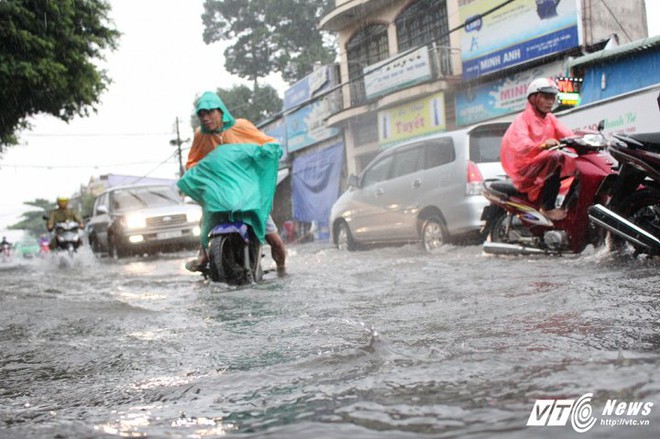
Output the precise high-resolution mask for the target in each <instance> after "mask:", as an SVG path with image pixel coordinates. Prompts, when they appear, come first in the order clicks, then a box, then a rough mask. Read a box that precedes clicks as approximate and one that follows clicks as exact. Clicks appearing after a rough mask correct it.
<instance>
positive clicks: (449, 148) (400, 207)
mask: <svg viewBox="0 0 660 439" xmlns="http://www.w3.org/2000/svg"><path fill="white" fill-rule="evenodd" d="M508 126H509V122H501V123H500V122H493V123H486V124H481V125H477V126H474V127H471V128H469V129H464V130H458V131H451V132H444V133H440V134H435V135H433V136H428V137H424V138H421V139H416V140H414V141H411V142H408V143H404V144H401V145H398V146H396V147H393V148H390V149H388V150H385V151H383V152H381V153H380V154H379V155H378V156H376V158H374V160H373V161H372V162H371V163H369V165H368V166H367V167H366V168H365V169H364V171H363V172H362V173H361V174H360V176H359V177H356V176H350V177H349V179H348V184H349V189H348V190H347V191H346V192H345V193H344V194H342V195H341V197H339V199H338V200H337V201H336V202H335V204H334V205H333V207H332V211H331V214H330V222H329V225H330V227H331V231H332V238H333V242H334V243H335V245H336V246H337V247H338V248H340V249H348V250H354V249H355V248H356V247H358V246H359V245H360V244H395V243H409V242H421V243H422V244H423V246H424V248H425V249H426V250H429V251H430V250H433V249H435V248H437V247H439V246H441V245H442V244H443V243H445V242H448V241H450V240H451V241H453V242H457V241H461V240H465V239H469V240H478V239H480V237H481V236H480V229H481V228H482V226H483V222H482V220H481V213H482V211H483V209H484V207H485V206H486V205H487V204H488V202H487V201H486V199H485V198H484V197H483V195H482V193H481V191H482V187H483V182H484V180H489V179H496V178H502V177H503V176H504V171H503V169H502V166H501V164H500V158H499V151H500V143H501V140H502V136H503V135H504V133H505V131H506V129H507V128H508Z"/></svg>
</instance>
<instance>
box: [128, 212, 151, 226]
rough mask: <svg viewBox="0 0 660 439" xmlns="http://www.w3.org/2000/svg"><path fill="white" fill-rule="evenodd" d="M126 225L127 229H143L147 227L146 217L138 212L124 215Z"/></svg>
mask: <svg viewBox="0 0 660 439" xmlns="http://www.w3.org/2000/svg"><path fill="white" fill-rule="evenodd" d="M126 227H128V228H129V229H144V228H145V227H147V219H146V218H145V217H144V215H140V214H139V213H132V214H130V215H126Z"/></svg>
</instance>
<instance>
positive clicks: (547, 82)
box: [527, 78, 559, 98]
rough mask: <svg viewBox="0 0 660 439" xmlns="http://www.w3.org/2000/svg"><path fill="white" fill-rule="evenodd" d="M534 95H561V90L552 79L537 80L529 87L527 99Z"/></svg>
mask: <svg viewBox="0 0 660 439" xmlns="http://www.w3.org/2000/svg"><path fill="white" fill-rule="evenodd" d="M534 93H552V94H553V95H556V94H557V93H559V88H557V84H556V83H555V81H554V80H552V79H551V78H536V79H535V80H533V81H532V82H531V84H529V87H527V98H529V97H530V96H531V95H533V94H534Z"/></svg>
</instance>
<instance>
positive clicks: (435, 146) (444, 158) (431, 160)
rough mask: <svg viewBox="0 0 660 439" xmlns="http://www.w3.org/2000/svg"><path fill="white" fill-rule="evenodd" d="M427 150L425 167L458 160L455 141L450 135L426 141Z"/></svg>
mask: <svg viewBox="0 0 660 439" xmlns="http://www.w3.org/2000/svg"><path fill="white" fill-rule="evenodd" d="M425 151H426V154H425V160H424V169H431V168H435V167H436V166H441V165H446V164H447V163H451V162H453V161H454V160H456V151H455V149H454V142H452V140H451V138H449V137H445V138H442V139H436V140H433V141H430V142H428V143H426V144H425Z"/></svg>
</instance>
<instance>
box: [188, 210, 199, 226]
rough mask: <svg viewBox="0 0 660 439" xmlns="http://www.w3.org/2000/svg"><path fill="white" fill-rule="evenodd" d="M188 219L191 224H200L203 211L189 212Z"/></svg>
mask: <svg viewBox="0 0 660 439" xmlns="http://www.w3.org/2000/svg"><path fill="white" fill-rule="evenodd" d="M186 217H187V218H188V222H189V223H198V222H199V220H200V219H202V209H199V210H194V211H192V212H187V213H186Z"/></svg>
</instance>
